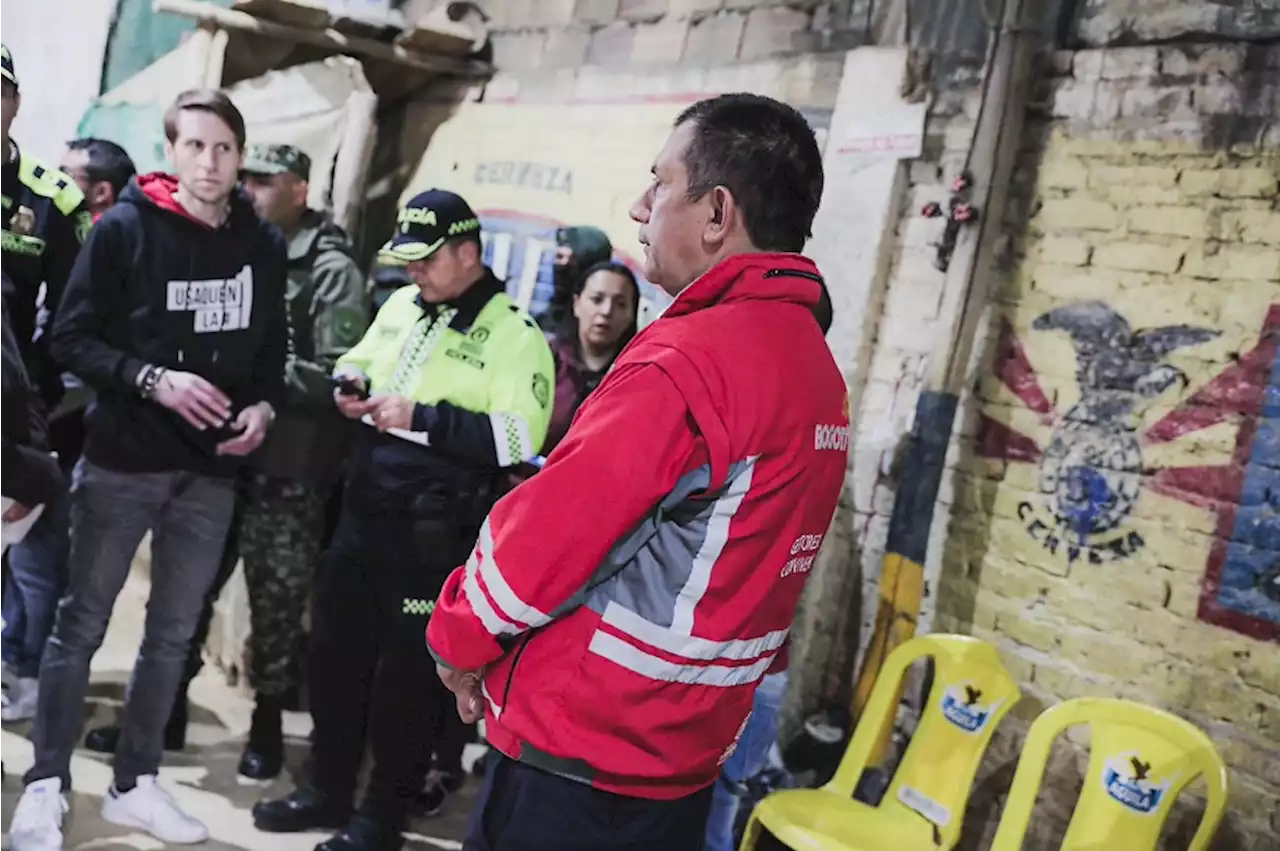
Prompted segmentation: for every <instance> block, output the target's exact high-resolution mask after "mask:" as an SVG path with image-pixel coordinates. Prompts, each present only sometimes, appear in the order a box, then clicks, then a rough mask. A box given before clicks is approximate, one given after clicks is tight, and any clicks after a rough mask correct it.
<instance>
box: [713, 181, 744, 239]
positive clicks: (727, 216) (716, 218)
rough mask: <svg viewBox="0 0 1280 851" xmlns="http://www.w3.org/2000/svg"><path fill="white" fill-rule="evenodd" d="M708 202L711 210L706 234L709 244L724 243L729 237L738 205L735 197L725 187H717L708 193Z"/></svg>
mask: <svg viewBox="0 0 1280 851" xmlns="http://www.w3.org/2000/svg"><path fill="white" fill-rule="evenodd" d="M707 202H708V203H709V204H710V206H711V209H710V211H709V214H708V216H707V224H706V233H707V241H708V242H723V241H724V239H725V238H726V237H727V236H728V235H729V228H730V227H731V226H732V222H733V219H734V217H735V216H736V215H737V205H736V204H734V201H733V195H732V194H731V193H730V192H729V190H728V189H726V188H725V187H723V186H716V187H714V188H712V189H711V191H710V192H708V193H707Z"/></svg>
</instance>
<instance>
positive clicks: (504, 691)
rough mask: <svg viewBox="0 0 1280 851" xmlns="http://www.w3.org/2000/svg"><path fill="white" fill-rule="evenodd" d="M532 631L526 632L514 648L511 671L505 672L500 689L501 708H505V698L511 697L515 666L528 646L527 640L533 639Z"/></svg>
mask: <svg viewBox="0 0 1280 851" xmlns="http://www.w3.org/2000/svg"><path fill="white" fill-rule="evenodd" d="M533 635H534V634H533V633H532V632H527V633H525V635H524V638H522V639H521V640H520V646H519V647H518V648H517V649H516V657H515V658H514V659H512V660H511V673H509V674H507V684H506V686H504V687H503V689H502V708H503V709H506V707H507V700H508V698H510V697H511V683H512V681H514V680H515V678H516V667H517V666H518V665H519V664H520V657H521V656H522V655H523V654H524V649H525V648H526V647H528V646H529V642H530V641H532V640H533Z"/></svg>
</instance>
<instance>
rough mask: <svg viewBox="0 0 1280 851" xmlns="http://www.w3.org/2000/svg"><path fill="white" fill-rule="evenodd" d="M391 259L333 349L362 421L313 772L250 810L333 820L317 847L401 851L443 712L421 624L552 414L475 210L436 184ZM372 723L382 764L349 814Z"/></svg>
mask: <svg viewBox="0 0 1280 851" xmlns="http://www.w3.org/2000/svg"><path fill="white" fill-rule="evenodd" d="M398 218H399V223H398V227H397V232H396V235H395V237H394V238H393V239H392V240H391V241H390V242H388V243H387V244H386V245H385V246H384V247H383V249H382V252H381V259H383V260H387V259H391V260H399V261H401V262H403V263H404V264H405V269H406V271H407V273H408V274H409V275H410V277H411V278H412V279H413V281H414V285H413V286H407V287H403V288H402V289H400V290H397V291H396V292H395V293H393V294H392V295H391V297H390V298H389V299H388V300H387V302H386V303H385V304H384V305H383V307H382V309H381V310H380V311H378V314H377V316H376V317H375V318H374V320H373V324H372V325H371V326H370V328H369V330H368V332H367V333H366V334H365V335H364V337H363V338H362V339H361V340H360V342H359V343H357V344H356V345H355V346H354V347H353V348H352V349H351V351H349V352H347V353H346V354H345V355H343V356H342V357H340V358H339V359H338V365H337V367H336V368H335V370H334V375H335V379H336V385H335V386H334V388H333V391H332V393H333V399H334V401H335V403H336V405H337V407H338V409H339V410H340V411H341V412H342V413H343V414H344V415H346V416H347V417H349V418H350V419H352V420H356V421H360V422H362V423H363V425H361V426H360V427H359V429H358V431H357V436H356V438H355V444H354V446H353V449H352V453H351V464H350V474H349V475H350V477H349V479H348V481H347V483H346V489H345V491H344V493H343V503H342V518H341V520H340V521H339V523H338V531H337V534H336V535H335V536H334V541H333V545H332V547H331V548H330V550H329V553H328V556H327V560H326V562H325V568H324V570H323V571H322V572H321V579H320V582H319V584H318V587H317V590H316V600H315V605H314V607H313V609H312V623H313V628H312V648H311V673H310V679H309V681H308V684H309V686H310V689H311V691H310V695H311V714H312V717H313V718H314V720H315V734H314V737H313V744H312V750H311V756H312V760H311V765H312V771H311V777H310V779H309V782H308V783H306V784H304V785H302V786H300V787H299V788H298V789H296V790H295V791H294V792H293V793H292V794H290V795H289V796H287V797H285V798H282V799H279V800H274V801H265V802H263V803H261V804H259V805H258V806H257V807H255V808H254V821H255V823H256V824H257V826H258V828H259V829H261V830H265V831H269V832H281V833H283V832H295V831H306V830H314V829H316V828H319V827H331V828H338V829H339V832H338V834H337V835H336V836H334V837H333V838H331V839H329V840H328V841H326V842H324V843H322V844H321V845H320V846H318V847H319V849H322V851H393V849H398V848H400V846H401V844H402V840H401V835H400V832H401V830H402V828H403V825H404V821H405V817H406V815H407V813H408V810H409V808H410V806H411V805H412V804H413V802H414V799H415V798H416V796H417V795H418V794H419V793H420V792H422V790H423V786H424V782H425V779H426V773H427V768H428V766H429V765H430V757H431V753H432V750H433V749H434V746H435V744H436V742H437V740H438V737H439V734H440V730H441V727H442V723H441V722H442V720H443V718H444V713H446V712H449V713H453V712H456V711H457V709H456V705H455V702H454V701H453V699H452V697H451V696H450V695H449V694H448V692H447V691H446V690H445V688H444V686H443V685H442V684H441V683H440V681H439V679H438V678H437V677H436V676H435V673H434V671H435V663H434V662H433V661H432V659H431V657H430V655H428V653H427V648H426V642H425V637H424V636H425V632H426V626H427V620H428V618H429V617H430V616H431V611H432V609H433V607H434V605H435V599H436V594H437V593H438V592H439V590H440V586H441V584H442V583H443V582H444V580H445V577H446V576H447V575H448V573H449V571H450V570H452V569H453V568H454V567H455V566H456V565H457V564H459V563H460V562H461V561H462V560H464V559H465V558H466V553H467V552H468V551H469V550H470V548H471V547H472V545H474V543H475V538H476V533H477V531H478V530H479V528H480V523H481V521H482V520H483V518H484V515H485V513H486V512H487V511H488V509H489V506H490V504H491V503H492V500H493V498H494V497H495V495H496V486H497V485H498V483H499V482H500V481H501V479H502V477H503V476H502V473H501V471H502V469H503V468H507V467H512V466H514V465H516V464H519V463H521V462H523V461H526V460H528V459H529V458H532V457H533V456H534V455H536V454H537V452H538V450H539V449H540V448H541V447H542V442H543V440H544V439H545V437H546V432H547V424H548V422H549V421H550V418H551V401H552V399H551V390H552V387H553V386H554V382H555V371H554V363H553V361H552V357H551V350H550V348H549V347H548V346H547V342H546V339H545V338H544V337H543V335H542V332H541V331H540V330H538V327H537V325H536V324H534V321H533V319H532V318H530V317H529V315H528V314H527V313H525V312H524V311H523V310H521V309H520V308H518V307H517V306H516V305H515V304H514V303H513V302H512V301H511V299H510V298H509V297H508V296H507V294H506V291H505V289H504V287H503V284H502V282H501V281H499V280H498V279H497V278H495V277H494V275H493V272H492V271H490V270H489V269H488V268H487V267H486V266H485V265H484V262H483V260H482V255H481V248H480V220H479V219H478V218H477V216H476V214H475V213H474V212H473V211H472V210H471V208H470V207H469V206H468V205H467V203H466V201H464V200H463V199H462V198H460V197H458V196H457V195H455V194H453V193H452V192H445V191H442V190H430V191H427V192H423V193H421V194H419V195H417V196H415V197H414V198H412V199H411V200H410V201H409V202H408V203H407V204H406V205H405V206H404V207H403V208H402V209H401V210H400V213H399V217H398ZM366 729H368V730H370V731H371V732H370V736H371V738H372V742H371V744H372V752H373V767H372V770H371V772H370V775H369V783H368V786H367V787H366V789H365V792H364V796H363V800H362V801H361V803H360V806H359V807H358V808H356V809H355V812H354V813H353V807H352V804H353V803H354V800H353V799H354V794H355V788H356V780H357V778H358V776H359V773H360V771H359V769H360V764H361V761H362V757H363V755H364V745H365V742H364V741H363V736H362V735H361V734H362V733H363V732H364V731H365V730H366Z"/></svg>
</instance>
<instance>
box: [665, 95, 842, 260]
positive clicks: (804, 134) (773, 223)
mask: <svg viewBox="0 0 1280 851" xmlns="http://www.w3.org/2000/svg"><path fill="white" fill-rule="evenodd" d="M685 123H689V124H692V125H693V139H692V140H691V141H690V142H689V147H688V149H687V150H686V151H685V160H684V165H685V168H686V169H687V170H688V172H689V192H688V195H689V198H690V200H697V199H698V198H701V197H703V196H704V195H706V194H707V193H708V192H710V191H711V190H712V189H714V188H715V187H716V186H723V187H725V188H726V189H728V190H729V192H730V193H731V194H732V195H733V198H734V200H735V201H736V202H737V204H738V207H739V208H740V209H741V210H742V216H743V219H744V220H745V222H746V228H747V235H748V236H750V237H751V241H752V243H754V244H755V246H756V247H757V248H759V249H761V250H763V251H791V252H798V251H800V250H802V249H803V248H804V243H805V240H807V239H808V238H809V236H810V233H811V230H810V229H811V227H812V225H813V217H814V216H815V215H816V214H817V212H818V204H819V203H820V202H821V201H822V153H821V152H820V151H819V150H818V142H817V140H816V139H815V138H814V135H813V129H812V128H811V127H810V126H809V123H808V122H807V121H805V119H804V116H803V115H801V114H800V113H799V112H797V111H796V110H795V109H794V108H793V107H790V106H788V105H787V104H785V103H782V102H780V101H776V100H774V99H773V98H767V97H763V96H762V95H753V94H728V95H720V96H718V97H714V98H709V99H707V100H703V101H698V102H697V103H695V104H694V105H693V106H691V107H689V108H688V109H686V110H685V111H684V112H682V113H680V117H679V118H677V119H676V122H675V126H676V127H679V126H681V125H682V124H685Z"/></svg>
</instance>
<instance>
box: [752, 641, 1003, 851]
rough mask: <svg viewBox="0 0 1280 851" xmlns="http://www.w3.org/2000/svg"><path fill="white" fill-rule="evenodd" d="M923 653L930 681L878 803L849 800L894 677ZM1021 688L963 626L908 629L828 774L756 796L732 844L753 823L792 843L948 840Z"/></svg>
mask: <svg viewBox="0 0 1280 851" xmlns="http://www.w3.org/2000/svg"><path fill="white" fill-rule="evenodd" d="M926 656H928V657H932V658H933V662H934V676H933V688H932V689H931V691H930V694H929V701H928V704H927V705H926V706H925V708H924V711H923V712H922V713H921V715H920V723H919V725H918V726H917V727H916V731H915V735H913V736H912V738H911V743H910V744H909V745H908V746H907V750H906V753H904V754H903V757H902V762H901V763H900V764H899V766H898V770H897V771H896V772H895V773H894V776H893V780H892V782H891V783H890V784H889V788H888V790H886V792H885V795H884V798H883V799H882V800H881V802H880V804H879V806H875V807H870V806H867V805H866V804H862V803H859V802H858V801H855V800H853V789H854V786H855V785H857V782H858V778H859V777H861V776H862V772H863V770H864V769H865V768H867V767H868V765H867V763H868V762H869V760H870V759H871V754H872V752H873V750H874V748H875V745H876V742H877V740H878V739H879V737H880V733H881V731H882V730H883V729H884V728H885V725H886V724H891V723H892V722H893V715H894V713H895V712H896V711H897V702H898V693H899V688H900V686H901V684H902V679H903V676H904V675H905V674H906V671H907V668H908V667H909V666H910V665H911V663H913V662H915V661H916V660H918V659H921V658H924V657H926ZM1021 696H1022V695H1021V692H1020V691H1019V690H1018V685H1017V683H1015V682H1014V681H1013V677H1011V676H1010V675H1009V672H1008V671H1007V670H1006V669H1005V667H1004V665H1003V664H1001V663H1000V658H999V656H997V655H996V650H995V648H994V647H992V646H991V645H990V644H987V643H986V642H985V641H979V640H978V639H976V638H970V637H969V636H964V635H925V636H920V637H919V638H913V639H912V640H911V641H908V642H907V643H905V644H903V645H901V646H900V647H898V648H897V649H896V650H894V651H893V652H892V653H891V654H889V658H888V659H886V660H885V664H884V668H882V669H881V671H880V675H879V676H878V677H877V678H876V684H875V687H874V688H873V689H872V691H871V699H870V700H869V701H868V702H867V708H866V711H864V712H863V714H862V717H861V718H859V719H858V727H857V729H856V730H855V731H854V734H853V739H852V740H851V741H850V742H849V747H848V749H847V750H846V751H845V754H844V757H843V758H842V759H841V760H840V767H839V768H838V769H837V770H836V774H835V777H833V778H832V779H831V782H830V783H827V784H826V785H825V786H823V787H822V788H820V789H789V790H785V791H782V792H776V793H774V794H772V795H770V796H769V797H767V798H765V799H764V800H763V801H761V802H760V803H759V804H758V805H757V806H756V808H755V811H754V812H753V813H752V814H751V818H750V819H749V821H748V822H747V827H746V830H745V832H744V834H743V837H742V845H741V849H742V851H750V849H754V848H755V845H756V841H757V840H758V839H759V837H760V833H761V828H762V827H763V828H766V829H767V830H768V831H769V832H770V833H771V834H773V835H774V836H775V837H777V838H778V839H779V840H780V841H782V842H783V843H785V844H786V845H788V846H790V847H791V848H793V849H796V851H881V849H888V851H914V849H937V848H948V849H949V848H952V847H954V846H955V844H956V842H957V841H958V840H959V839H960V827H961V823H962V821H963V818H964V809H965V804H966V802H967V801H968V799H969V793H970V791H971V790H972V788H973V777H974V774H975V773H976V772H977V770H978V764H979V763H980V762H981V761H982V754H983V753H984V752H985V751H986V749H987V743H988V742H990V741H991V735H992V733H994V732H995V728H996V725H997V724H999V723H1000V719H1001V718H1003V717H1004V714H1005V713H1006V712H1008V711H1009V710H1010V709H1011V708H1012V707H1013V705H1014V704H1015V703H1017V702H1018V700H1019V698H1020V697H1021Z"/></svg>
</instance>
